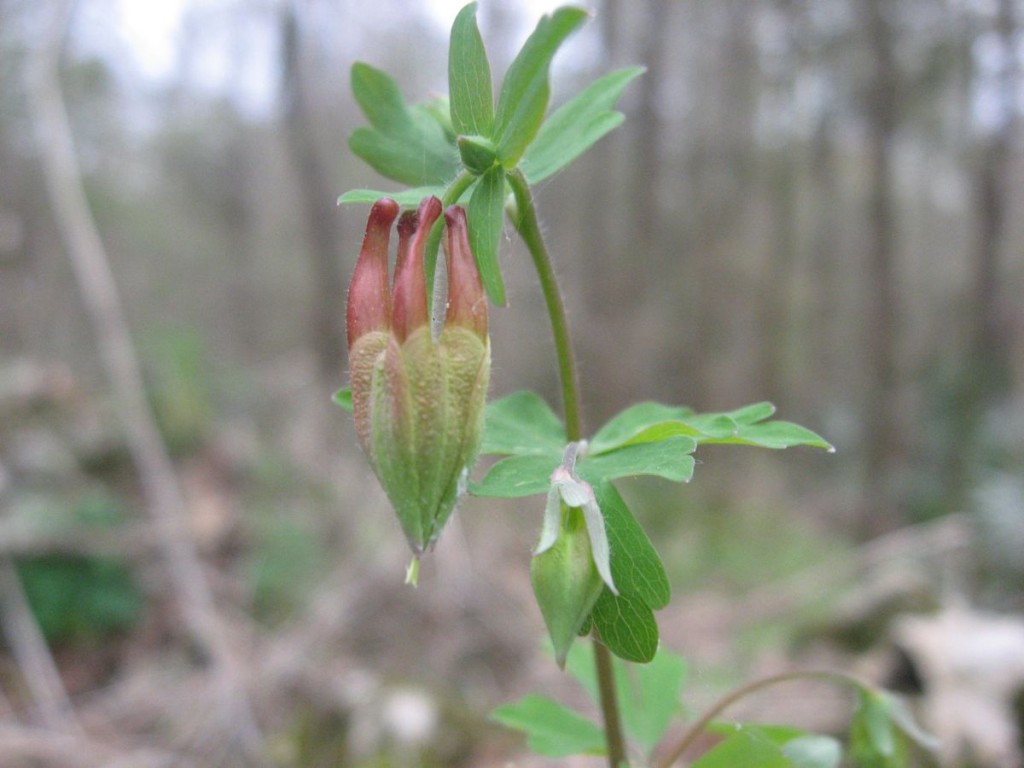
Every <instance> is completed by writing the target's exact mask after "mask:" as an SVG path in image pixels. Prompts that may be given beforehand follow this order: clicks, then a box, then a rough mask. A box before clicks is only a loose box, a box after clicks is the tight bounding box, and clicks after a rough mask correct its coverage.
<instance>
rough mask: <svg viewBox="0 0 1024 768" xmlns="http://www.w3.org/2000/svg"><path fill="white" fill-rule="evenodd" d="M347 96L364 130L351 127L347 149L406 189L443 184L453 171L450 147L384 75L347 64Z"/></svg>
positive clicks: (422, 110) (431, 118)
mask: <svg viewBox="0 0 1024 768" xmlns="http://www.w3.org/2000/svg"><path fill="white" fill-rule="evenodd" d="M352 93H353V94H354V95H355V98H356V101H357V102H358V103H359V106H360V107H361V108H362V110H363V113H364V114H365V115H366V119H367V120H369V121H370V125H371V126H372V127H370V128H365V127H364V128H357V129H356V130H355V131H353V132H352V135H351V136H350V137H349V147H350V148H351V149H352V151H353V152H354V153H355V154H356V155H358V156H359V157H360V158H362V159H363V160H364V161H366V163H367V164H369V165H370V166H371V167H372V168H373V169H374V170H375V171H377V173H379V174H381V175H382V176H385V177H387V178H389V179H394V180H395V181H398V182H401V183H403V184H408V185H409V186H414V187H415V186H424V185H443V184H445V183H446V182H448V181H449V180H450V179H452V178H454V176H455V175H456V172H457V168H458V165H457V163H458V158H457V153H456V151H455V147H454V146H453V145H452V144H451V142H450V141H449V140H448V136H447V135H446V133H445V128H444V126H443V125H441V124H440V123H439V122H438V120H437V118H436V117H435V115H434V113H433V112H432V111H431V110H430V109H429V108H427V107H422V106H420V107H410V106H409V105H408V104H407V103H406V101H405V98H404V97H403V96H402V93H401V91H400V90H399V88H398V85H397V84H396V83H395V81H394V80H392V79H391V77H390V76H388V75H387V74H385V73H384V72H382V71H381V70H379V69H376V68H374V67H372V66H370V65H369V64H365V63H363V62H356V63H355V64H353V65H352Z"/></svg>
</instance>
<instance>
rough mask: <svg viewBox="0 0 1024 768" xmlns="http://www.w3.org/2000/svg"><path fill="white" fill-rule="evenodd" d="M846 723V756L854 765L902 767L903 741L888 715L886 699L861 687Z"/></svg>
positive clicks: (903, 761) (888, 702)
mask: <svg viewBox="0 0 1024 768" xmlns="http://www.w3.org/2000/svg"><path fill="white" fill-rule="evenodd" d="M858 693H859V697H858V702H857V709H856V711H854V713H853V720H852V721H851V723H850V757H851V758H852V759H853V764H854V765H856V766H857V768H903V766H904V765H905V764H906V756H905V752H906V745H905V744H904V741H903V736H902V734H901V733H900V732H898V731H897V730H896V729H895V728H894V727H893V723H892V720H891V718H890V701H891V700H890V699H889V697H887V696H886V695H885V694H884V693H883V692H881V691H873V690H869V689H862V690H860V691H859V692H858Z"/></svg>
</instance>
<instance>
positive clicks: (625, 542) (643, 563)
mask: <svg viewBox="0 0 1024 768" xmlns="http://www.w3.org/2000/svg"><path fill="white" fill-rule="evenodd" d="M594 495H595V496H596V497H597V503H598V505H599V506H600V507H601V514H602V515H603V516H604V524H605V527H606V528H607V531H608V544H609V546H610V548H611V552H612V560H611V568H612V578H614V579H615V586H616V587H618V589H619V592H620V593H621V594H623V595H627V596H629V597H638V598H640V599H641V600H642V601H643V602H645V603H646V604H647V605H648V606H649V607H651V608H654V609H659V608H664V607H665V606H666V605H668V601H669V599H670V598H671V588H670V587H669V583H668V576H667V575H666V573H665V566H664V565H663V564H662V562H661V557H659V556H658V552H657V550H655V549H654V546H653V545H652V544H651V541H650V539H648V538H647V534H646V533H644V529H643V528H641V527H640V524H639V523H638V522H637V521H636V519H635V518H634V517H633V513H632V512H630V511H629V507H627V506H626V502H625V501H624V500H623V498H622V496H620V495H619V492H618V491H617V490H616V489H615V486H614V485H612V484H611V483H608V482H603V483H599V484H598V485H595V486H594Z"/></svg>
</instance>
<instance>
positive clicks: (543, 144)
mask: <svg viewBox="0 0 1024 768" xmlns="http://www.w3.org/2000/svg"><path fill="white" fill-rule="evenodd" d="M643 71H644V68H643V67H629V68H628V69H620V70H617V71H615V72H612V73H610V74H607V75H605V76H604V77H601V78H599V79H598V80H596V81H594V82H593V83H591V84H590V85H589V86H587V87H586V88H584V89H583V90H582V91H580V92H579V94H577V95H576V96H575V97H574V98H572V99H570V100H569V101H567V102H566V103H565V104H563V105H562V106H561V107H559V108H558V109H556V110H555V111H554V112H552V113H551V115H550V116H549V117H548V119H547V120H545V121H544V124H543V125H542V126H541V127H540V130H539V131H538V132H537V138H535V139H534V140H533V142H532V143H531V144H530V146H529V147H528V148H527V150H526V152H525V154H524V155H523V159H522V162H521V163H520V168H521V169H522V171H523V173H524V174H525V175H526V178H527V180H528V181H529V182H530V184H536V183H537V182H538V181H542V180H543V179H546V178H547V177H549V176H551V175H552V174H554V173H557V172H558V171H560V170H562V168H564V167H565V166H567V165H569V163H571V162H572V161H573V160H575V159H576V158H577V157H579V156H580V155H581V154H583V153H584V152H586V151H587V150H588V149H589V148H590V147H591V146H592V145H593V144H595V143H596V142H597V141H598V140H600V139H601V138H602V137H604V136H605V135H606V134H608V133H610V132H611V131H613V130H614V129H615V128H617V127H619V125H621V124H622V121H623V119H624V117H623V115H622V113H621V112H616V111H614V110H613V109H612V107H614V106H615V102H616V101H618V100H619V97H620V96H621V95H622V92H623V90H625V88H626V86H627V85H629V83H630V82H631V81H632V80H634V79H635V78H636V77H638V76H639V75H640V74H642V73H643Z"/></svg>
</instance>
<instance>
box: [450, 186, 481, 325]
mask: <svg viewBox="0 0 1024 768" xmlns="http://www.w3.org/2000/svg"><path fill="white" fill-rule="evenodd" d="M444 218H445V221H446V222H447V223H448V248H447V251H448V252H447V264H448V311H447V313H446V315H445V322H446V324H449V325H461V326H463V327H465V328H469V329H471V330H472V331H474V332H476V334H477V336H479V337H480V338H483V337H485V336H487V296H486V295H485V294H484V287H483V284H482V283H481V282H480V273H479V272H478V271H477V268H476V262H475V261H474V259H473V252H472V250H470V247H469V228H468V225H467V223H466V211H465V209H464V208H460V207H458V206H454V205H453V206H452V207H450V208H449V209H448V210H447V211H445V213H444Z"/></svg>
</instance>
